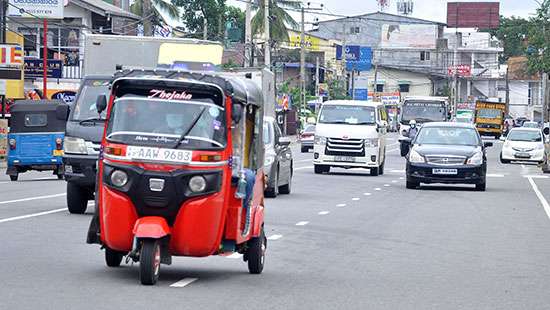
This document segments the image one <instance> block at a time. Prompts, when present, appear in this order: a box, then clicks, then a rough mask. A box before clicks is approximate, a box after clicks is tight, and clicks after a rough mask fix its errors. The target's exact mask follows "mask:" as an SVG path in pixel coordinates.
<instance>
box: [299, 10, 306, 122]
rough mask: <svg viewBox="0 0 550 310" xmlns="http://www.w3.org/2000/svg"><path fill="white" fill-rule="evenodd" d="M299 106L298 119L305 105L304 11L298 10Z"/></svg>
mask: <svg viewBox="0 0 550 310" xmlns="http://www.w3.org/2000/svg"><path fill="white" fill-rule="evenodd" d="M300 13H301V19H300V93H301V94H300V105H299V107H298V119H299V118H300V115H301V114H302V109H303V105H305V104H306V46H305V45H306V43H305V29H304V28H305V16H304V15H305V9H304V6H303V5H302V7H301V9H300Z"/></svg>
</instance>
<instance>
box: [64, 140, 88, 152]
mask: <svg viewBox="0 0 550 310" xmlns="http://www.w3.org/2000/svg"><path fill="white" fill-rule="evenodd" d="M63 148H64V151H65V153H71V154H88V148H87V147H86V141H84V139H82V138H74V137H65V140H64V143H63Z"/></svg>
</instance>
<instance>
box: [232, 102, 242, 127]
mask: <svg viewBox="0 0 550 310" xmlns="http://www.w3.org/2000/svg"><path fill="white" fill-rule="evenodd" d="M243 109H244V106H243V105H242V104H239V103H235V104H233V105H232V106H231V120H233V122H235V123H238V122H240V121H241V118H242V117H243Z"/></svg>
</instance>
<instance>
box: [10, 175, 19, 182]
mask: <svg viewBox="0 0 550 310" xmlns="http://www.w3.org/2000/svg"><path fill="white" fill-rule="evenodd" d="M18 177H19V175H18V174H16V175H13V174H12V175H10V180H12V181H14V182H15V181H17V178H18Z"/></svg>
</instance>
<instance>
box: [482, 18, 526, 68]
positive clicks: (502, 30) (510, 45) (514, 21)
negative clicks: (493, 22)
mask: <svg viewBox="0 0 550 310" xmlns="http://www.w3.org/2000/svg"><path fill="white" fill-rule="evenodd" d="M481 31H482V32H489V33H490V34H491V35H492V36H493V37H495V38H497V39H499V40H500V41H501V42H502V43H503V44H504V53H503V54H502V55H501V56H500V62H501V63H505V62H506V61H507V60H508V58H510V57H513V56H523V55H525V41H526V38H527V36H528V34H529V20H527V19H524V18H521V17H515V16H512V17H504V16H501V17H500V27H499V28H498V29H483V30H481Z"/></svg>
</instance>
